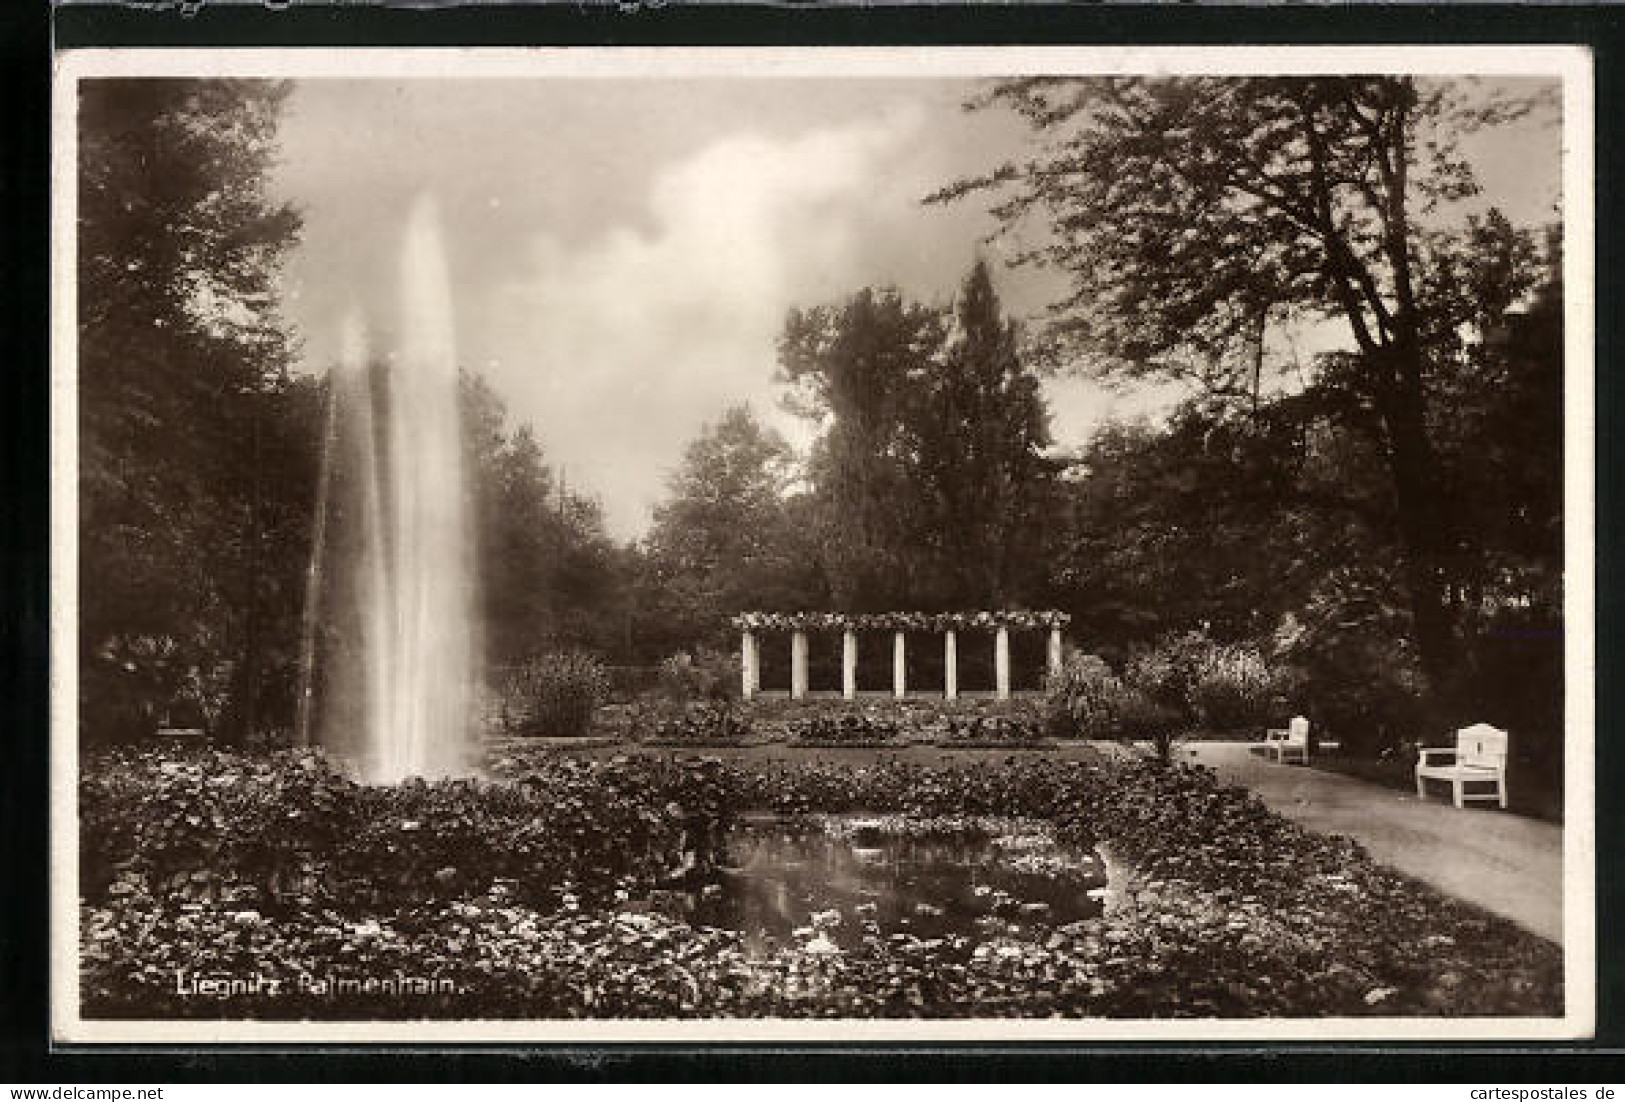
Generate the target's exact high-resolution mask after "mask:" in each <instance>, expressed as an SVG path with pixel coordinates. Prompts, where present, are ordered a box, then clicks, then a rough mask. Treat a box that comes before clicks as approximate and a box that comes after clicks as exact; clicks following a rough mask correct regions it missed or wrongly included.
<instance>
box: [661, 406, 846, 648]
mask: <svg viewBox="0 0 1625 1102" xmlns="http://www.w3.org/2000/svg"><path fill="white" fill-rule="evenodd" d="M794 473H795V472H794V464H793V456H792V454H791V451H790V447H789V445H788V444H786V443H785V441H784V438H783V437H782V436H780V435H779V434H778V433H777V432H774V431H773V430H771V429H769V428H766V427H764V426H763V425H762V424H761V423H760V422H759V421H757V420H756V418H755V416H754V415H753V414H752V413H751V411H750V409H749V407H747V406H743V405H739V406H734V407H732V408H730V409H728V410H727V411H726V412H725V413H724V414H723V415H722V417H721V419H720V420H718V421H717V422H716V423H715V424H714V425H707V426H706V427H705V429H704V430H703V431H702V432H701V434H700V435H699V436H698V437H697V438H696V439H695V440H694V441H693V442H691V443H690V444H689V446H688V448H687V449H686V451H685V452H684V456H683V463H682V466H681V467H679V468H678V470H677V471H676V472H675V473H674V474H673V475H672V477H671V480H670V484H669V490H668V494H669V496H668V498H667V500H666V501H665V502H664V503H662V504H661V505H660V506H659V507H658V508H656V510H655V515H654V526H653V528H652V529H651V530H650V532H649V536H648V538H647V540H646V541H645V545H644V551H645V555H646V561H647V563H648V568H649V571H650V573H651V575H652V577H651V578H650V581H651V582H652V583H653V584H652V586H651V587H650V590H649V591H647V592H646V593H645V596H644V604H645V610H646V612H648V613H651V614H652V616H651V618H652V619H654V620H658V621H660V622H661V624H660V626H659V627H658V629H657V630H658V631H660V632H661V633H662V634H663V635H664V636H665V641H666V643H667V645H668V648H670V647H675V646H687V647H692V646H695V645H697V644H699V643H706V642H716V641H718V640H719V639H720V636H721V633H722V632H723V631H724V630H725V625H726V623H727V618H728V617H730V616H732V615H734V614H735V613H738V612H740V611H743V610H746V609H752V608H794V607H803V606H807V605H808V604H809V593H815V592H817V587H818V580H817V569H816V567H815V566H811V565H809V563H808V561H807V558H806V556H805V555H804V554H803V553H802V548H801V547H800V546H799V545H798V541H797V540H796V539H795V532H796V528H795V527H794V526H792V524H791V522H790V518H789V514H788V512H787V506H786V499H787V495H788V492H789V489H790V483H791V480H792V479H793V477H794Z"/></svg>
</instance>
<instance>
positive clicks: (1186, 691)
mask: <svg viewBox="0 0 1625 1102" xmlns="http://www.w3.org/2000/svg"><path fill="white" fill-rule="evenodd" d="M1212 648H1213V642H1212V641H1211V640H1210V639H1208V637H1207V636H1206V635H1203V634H1202V633H1201V632H1196V631H1192V632H1186V633H1185V634H1183V635H1170V636H1167V637H1165V638H1163V639H1161V640H1159V641H1158V642H1157V643H1156V644H1155V645H1153V646H1150V647H1141V648H1139V649H1137V650H1135V651H1133V652H1132V653H1130V655H1129V656H1128V660H1127V661H1126V662H1125V663H1124V664H1123V681H1124V683H1125V684H1127V685H1128V687H1129V688H1130V689H1131V690H1133V691H1134V692H1137V693H1139V694H1141V695H1142V696H1144V697H1146V698H1148V699H1149V700H1152V701H1154V702H1156V703H1157V704H1158V705H1160V706H1161V707H1162V708H1163V709H1164V710H1165V711H1166V712H1167V713H1168V714H1170V715H1171V716H1173V720H1174V722H1176V723H1180V722H1188V721H1190V720H1191V719H1193V718H1194V716H1193V714H1192V712H1191V706H1190V699H1191V686H1192V685H1193V684H1194V683H1195V681H1196V677H1197V670H1198V669H1199V668H1200V667H1201V665H1202V662H1203V659H1204V658H1205V657H1206V656H1207V655H1208V653H1209V652H1211V650H1212Z"/></svg>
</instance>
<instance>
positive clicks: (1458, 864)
mask: <svg viewBox="0 0 1625 1102" xmlns="http://www.w3.org/2000/svg"><path fill="white" fill-rule="evenodd" d="M1103 749H1104V748H1103ZM1114 749H1116V748H1114ZM1118 752H1121V751H1118ZM1178 752H1179V753H1180V755H1181V756H1182V757H1183V758H1185V759H1187V760H1194V761H1197V762H1200V763H1202V764H1204V765H1209V766H1212V767H1213V769H1214V770H1215V771H1217V773H1218V774H1219V778H1220V779H1221V780H1223V781H1224V782H1225V783H1227V784H1239V785H1243V786H1245V787H1247V788H1250V789H1252V790H1253V791H1254V792H1256V793H1258V795H1259V796H1260V797H1261V798H1262V799H1263V800H1264V802H1265V803H1266V804H1267V805H1269V806H1270V807H1271V808H1272V809H1274V810H1275V811H1278V812H1280V813H1281V814H1282V815H1284V816H1286V817H1287V818H1289V819H1292V820H1294V821H1296V822H1298V823H1300V824H1302V825H1303V826H1306V827H1308V828H1310V829H1311V830H1316V831H1320V832H1321V833H1324V834H1342V835H1346V836H1348V837H1351V838H1354V839H1356V840H1357V841H1359V842H1361V843H1362V844H1364V846H1365V847H1366V849H1368V850H1369V851H1370V852H1371V855H1372V857H1374V858H1376V859H1377V860H1378V861H1381V862H1382V863H1383V864H1385V865H1389V866H1391V867H1392V868H1395V869H1398V870H1399V871H1401V872H1404V873H1407V874H1409V875H1411V876H1414V877H1416V878H1417V879H1418V880H1423V881H1426V882H1427V883H1429V884H1432V885H1433V886H1434V887H1436V888H1438V889H1439V890H1440V891H1444V892H1448V893H1449V894H1450V895H1453V896H1456V897H1458V898H1460V899H1465V900H1467V901H1468V902H1470V903H1476V904H1477V905H1479V906H1480V907H1483V908H1484V909H1485V910H1488V911H1492V912H1494V913H1496V914H1499V915H1502V916H1504V917H1506V918H1509V919H1511V920H1512V921H1514V922H1516V923H1518V924H1519V925H1520V926H1522V927H1524V928H1525V929H1527V930H1530V931H1532V932H1533V933H1536V934H1539V935H1540V936H1541V937H1544V938H1546V939H1547V940H1549V941H1554V942H1557V943H1558V944H1562V941H1563V829H1562V827H1560V826H1557V825H1555V824H1552V823H1547V822H1541V821H1539V820H1536V819H1529V818H1525V817H1523V816H1520V815H1509V814H1508V813H1506V812H1504V811H1500V810H1497V809H1492V808H1490V807H1489V806H1488V805H1483V804H1480V805H1476V806H1475V805H1468V807H1466V808H1464V809H1462V810H1457V809H1456V808H1455V807H1454V806H1453V805H1452V804H1451V803H1450V800H1449V797H1448V795H1444V796H1435V795H1433V794H1432V793H1431V792H1430V794H1429V797H1428V799H1427V800H1425V801H1422V800H1418V799H1417V797H1416V793H1415V792H1410V793H1404V792H1397V791H1395V790H1393V789H1390V788H1381V787H1378V786H1377V785H1373V784H1369V783H1367V782H1366V781H1362V780H1357V779H1355V778H1353V777H1346V776H1342V775H1341V774H1336V773H1328V772H1325V771H1322V770H1319V769H1307V768H1304V767H1303V766H1301V765H1277V764H1275V763H1273V762H1270V761H1266V760H1265V759H1264V758H1263V757H1262V756H1260V755H1259V754H1258V753H1255V752H1254V751H1253V750H1251V749H1250V748H1249V746H1248V745H1247V744H1245V743H1193V744H1187V745H1186V746H1184V747H1181V748H1180V750H1179V751H1178Z"/></svg>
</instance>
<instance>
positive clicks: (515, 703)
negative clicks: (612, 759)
mask: <svg viewBox="0 0 1625 1102" xmlns="http://www.w3.org/2000/svg"><path fill="white" fill-rule="evenodd" d="M608 693H609V677H608V675H607V674H606V673H605V672H604V666H603V663H601V662H599V661H598V659H596V658H594V657H593V656H592V655H590V654H585V653H583V652H581V651H559V652H555V653H552V654H545V655H543V656H541V657H540V658H537V659H534V660H532V661H530V662H528V663H526V664H525V665H524V666H523V667H522V668H521V669H519V670H517V671H515V672H514V673H512V674H511V675H510V676H509V679H508V683H507V685H506V689H505V695H504V712H505V714H506V716H507V717H508V725H509V726H510V728H511V729H513V730H516V731H518V732H519V733H520V734H526V735H544V736H552V737H556V738H569V737H573V736H576V735H582V734H585V733H586V731H587V729H588V728H589V727H590V726H592V714H593V710H594V709H595V708H597V707H598V705H599V703H600V702H601V701H602V700H603V699H604V698H605V696H607V695H608Z"/></svg>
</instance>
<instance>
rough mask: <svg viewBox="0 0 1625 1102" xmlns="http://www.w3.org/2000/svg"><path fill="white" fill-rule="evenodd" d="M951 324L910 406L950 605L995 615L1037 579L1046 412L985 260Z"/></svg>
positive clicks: (1046, 486)
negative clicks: (951, 579)
mask: <svg viewBox="0 0 1625 1102" xmlns="http://www.w3.org/2000/svg"><path fill="white" fill-rule="evenodd" d="M955 320H956V323H957V324H956V326H955V332H954V334H953V337H952V339H951V342H950V344H949V347H948V350H947V354H946V355H944V356H942V357H940V358H939V359H938V360H937V361H936V362H935V363H934V364H933V365H932V369H931V371H930V372H929V373H928V374H927V376H926V377H925V379H924V380H923V381H922V386H921V394H920V396H919V400H918V402H917V404H916V406H915V411H916V413H915V425H914V426H913V429H914V435H915V437H916V438H917V440H918V446H919V455H920V474H921V478H922V480H923V481H924V483H925V485H926V487H927V501H928V505H927V513H926V517H925V522H926V524H927V525H928V527H929V529H930V538H931V542H932V543H933V544H934V546H935V550H936V553H937V558H938V560H939V561H940V562H941V563H942V564H943V565H944V567H945V569H946V571H947V572H948V573H949V574H950V575H951V576H953V577H954V584H953V590H954V594H953V595H954V599H955V600H956V601H957V602H958V603H960V604H961V605H963V606H966V607H982V606H984V605H985V606H987V607H994V608H997V607H1001V606H1003V605H1004V604H1005V603H1006V602H1007V601H1008V600H1010V599H1011V598H1012V597H1013V596H1014V595H1015V594H1016V593H1017V592H1020V591H1022V590H1030V588H1031V585H1032V582H1033V580H1034V578H1035V577H1041V576H1042V562H1041V559H1042V556H1041V554H1040V552H1039V542H1040V536H1041V532H1042V526H1043V512H1044V510H1045V506H1046V505H1048V504H1049V503H1050V498H1051V493H1050V491H1051V489H1052V482H1053V475H1054V464H1052V463H1051V462H1050V461H1049V460H1048V459H1047V458H1046V457H1045V455H1044V449H1045V448H1047V447H1048V446H1049V444H1050V435H1049V410H1048V408H1047V407H1046V405H1045V403H1044V397H1043V394H1042V392H1041V390H1040V389H1039V382H1038V377H1037V376H1036V375H1035V374H1033V373H1032V371H1031V370H1029V369H1028V367H1027V365H1026V364H1025V363H1024V362H1023V360H1022V356H1021V353H1020V336H1021V334H1020V329H1019V327H1018V326H1017V325H1016V323H1015V322H1014V321H1012V320H1010V319H1008V318H1006V317H1005V316H1004V314H1003V311H1002V309H1001V307H1000V304H999V298H998V293H997V292H996V291H995V290H994V288H993V278H992V275H991V273H990V272H989V271H988V267H987V263H986V262H985V261H982V260H978V261H977V262H976V265H975V266H974V267H973V268H972V269H971V272H970V274H969V275H968V276H967V277H966V279H965V283H964V287H963V290H962V291H961V293H960V298H959V302H958V304H957V309H956V316H955Z"/></svg>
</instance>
